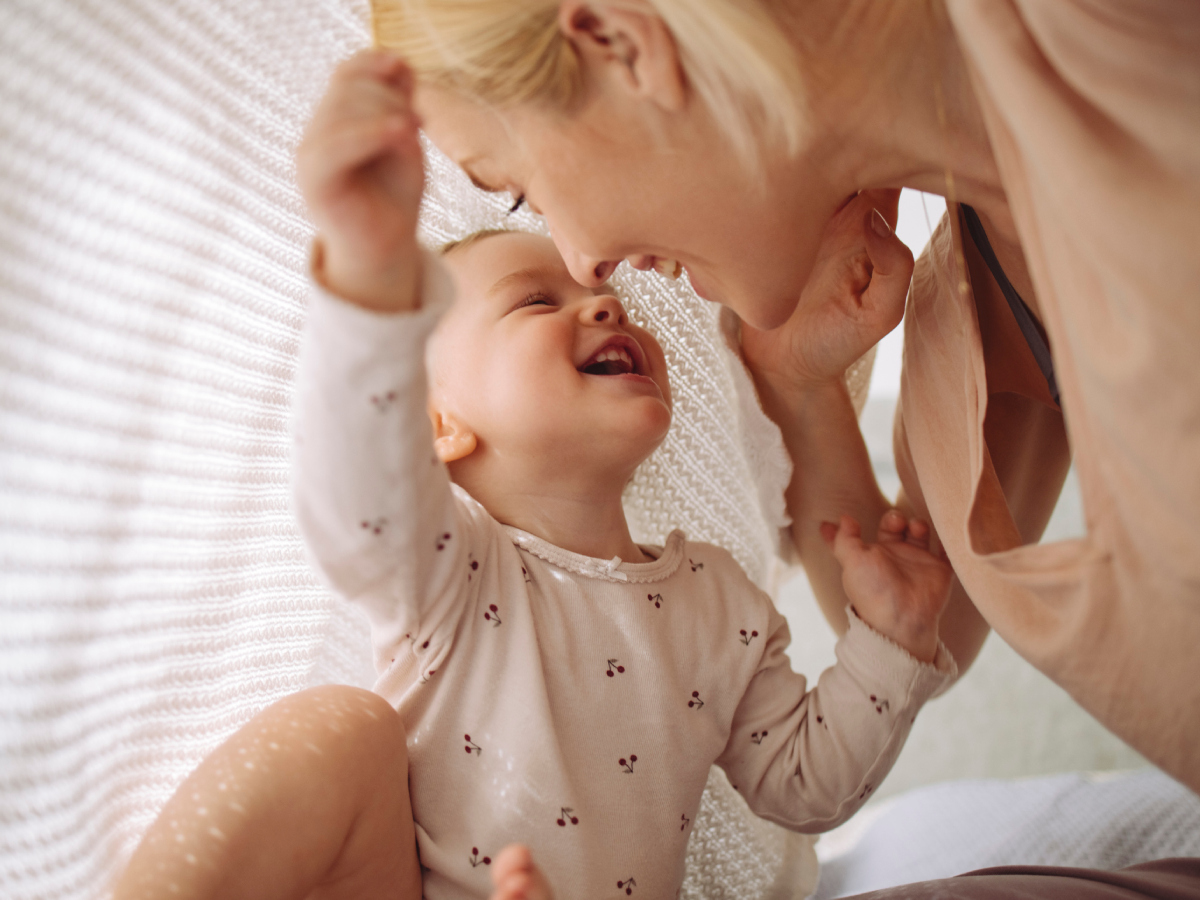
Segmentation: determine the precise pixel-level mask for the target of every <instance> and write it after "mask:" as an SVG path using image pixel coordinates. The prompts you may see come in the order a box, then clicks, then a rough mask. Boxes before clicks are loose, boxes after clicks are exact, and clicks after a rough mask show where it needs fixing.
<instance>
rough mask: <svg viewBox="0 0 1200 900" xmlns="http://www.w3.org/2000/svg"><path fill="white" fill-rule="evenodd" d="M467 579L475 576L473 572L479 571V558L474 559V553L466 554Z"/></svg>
mask: <svg viewBox="0 0 1200 900" xmlns="http://www.w3.org/2000/svg"><path fill="white" fill-rule="evenodd" d="M467 569H468V570H469V571H468V572H467V581H470V580H471V579H472V578H474V577H475V573H476V572H478V571H479V560H477V559H475V554H473V553H468V554H467Z"/></svg>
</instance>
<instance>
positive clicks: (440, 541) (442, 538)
mask: <svg viewBox="0 0 1200 900" xmlns="http://www.w3.org/2000/svg"><path fill="white" fill-rule="evenodd" d="M433 543H434V546H435V547H437V548H438V550H439V551H440V550H445V549H446V545H447V544H448V543H450V532H448V531H446V532H443V533H442V534H439V535H438V536H437V539H436V540H435V541H434V542H433Z"/></svg>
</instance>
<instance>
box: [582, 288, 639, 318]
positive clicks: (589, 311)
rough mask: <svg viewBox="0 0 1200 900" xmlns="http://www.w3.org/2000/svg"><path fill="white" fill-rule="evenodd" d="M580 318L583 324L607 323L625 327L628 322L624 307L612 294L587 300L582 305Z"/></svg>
mask: <svg viewBox="0 0 1200 900" xmlns="http://www.w3.org/2000/svg"><path fill="white" fill-rule="evenodd" d="M581 318H582V319H583V321H584V323H585V324H591V323H593V322H609V323H611V324H615V325H625V324H626V323H627V322H628V321H629V319H628V317H627V316H626V315H625V307H623V306H622V305H621V301H620V300H618V299H617V298H616V297H614V296H613V295H612V294H601V295H599V296H597V297H593V298H592V299H591V300H589V301H588V302H587V303H586V304H584V308H583V310H582V313H581Z"/></svg>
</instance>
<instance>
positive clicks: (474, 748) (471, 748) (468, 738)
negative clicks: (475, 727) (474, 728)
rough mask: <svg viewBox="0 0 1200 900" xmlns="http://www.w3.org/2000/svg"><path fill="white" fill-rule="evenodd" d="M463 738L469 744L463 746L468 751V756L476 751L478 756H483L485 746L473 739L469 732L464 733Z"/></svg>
mask: <svg viewBox="0 0 1200 900" xmlns="http://www.w3.org/2000/svg"><path fill="white" fill-rule="evenodd" d="M463 740H464V741H466V742H467V746H466V747H464V748H463V749H465V750H466V751H467V756H470V755H471V754H472V753H474V754H475V755H476V756H483V748H482V747H480V746H479V745H478V744H477V743H475V742H474V741H473V740H471V736H470V735H469V734H464V735H463Z"/></svg>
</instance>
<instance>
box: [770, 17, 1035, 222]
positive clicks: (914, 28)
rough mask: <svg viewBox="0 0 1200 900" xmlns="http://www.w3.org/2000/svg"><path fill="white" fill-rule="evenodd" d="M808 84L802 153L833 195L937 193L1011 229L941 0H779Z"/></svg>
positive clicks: (800, 170) (802, 167)
mask: <svg viewBox="0 0 1200 900" xmlns="http://www.w3.org/2000/svg"><path fill="white" fill-rule="evenodd" d="M780 16H781V20H782V21H783V23H784V25H785V27H786V28H787V29H788V30H789V31H790V33H791V34H792V39H793V42H794V43H795V45H796V47H797V52H798V54H799V58H800V59H801V60H802V65H803V67H804V70H805V72H804V74H805V77H806V80H807V81H808V82H809V83H810V84H811V85H812V90H811V91H810V92H809V114H810V116H811V117H812V120H813V123H814V129H815V131H816V133H819V134H821V135H823V139H822V140H819V141H817V142H816V145H815V146H814V147H813V149H812V154H811V155H812V157H813V158H811V159H804V160H800V161H798V164H797V167H796V169H797V173H796V174H797V177H804V175H805V173H806V172H810V171H811V169H812V167H813V166H817V167H819V170H820V171H822V172H823V173H824V176H825V177H826V178H828V179H829V181H830V184H831V187H832V188H833V189H835V190H837V191H839V192H841V194H842V196H848V195H849V194H851V193H853V192H855V191H859V190H863V189H866V188H879V187H892V188H896V187H909V188H915V189H917V190H922V191H927V192H929V193H934V194H941V195H942V196H944V197H946V198H947V199H950V200H956V201H959V202H962V203H968V204H970V205H972V206H975V207H977V208H979V209H980V210H981V212H982V213H983V214H984V216H985V217H986V218H987V219H988V220H989V221H990V222H992V223H993V224H994V225H995V226H996V227H997V228H998V229H1000V231H1001V232H1002V233H1003V236H1004V237H1007V238H1008V239H1010V240H1015V239H1016V231H1015V228H1014V226H1013V223H1012V217H1011V214H1010V213H1009V210H1008V203H1007V199H1006V197H1005V194H1004V190H1003V187H1002V185H1001V181H1000V173H999V170H998V169H997V166H996V161H995V157H994V155H993V153H992V147H991V143H990V141H989V138H988V134H987V129H986V127H985V124H984V118H983V113H982V110H981V108H980V106H979V103H978V100H977V98H976V95H975V91H974V89H973V87H972V85H971V79H970V74H969V71H968V68H967V64H966V60H965V59H964V58H963V56H962V53H961V51H960V49H959V45H958V39H957V36H956V34H955V32H954V29H953V27H952V25H951V22H950V17H949V14H948V12H947V11H946V9H945V6H944V2H943V0H925V2H919V0H780Z"/></svg>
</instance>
